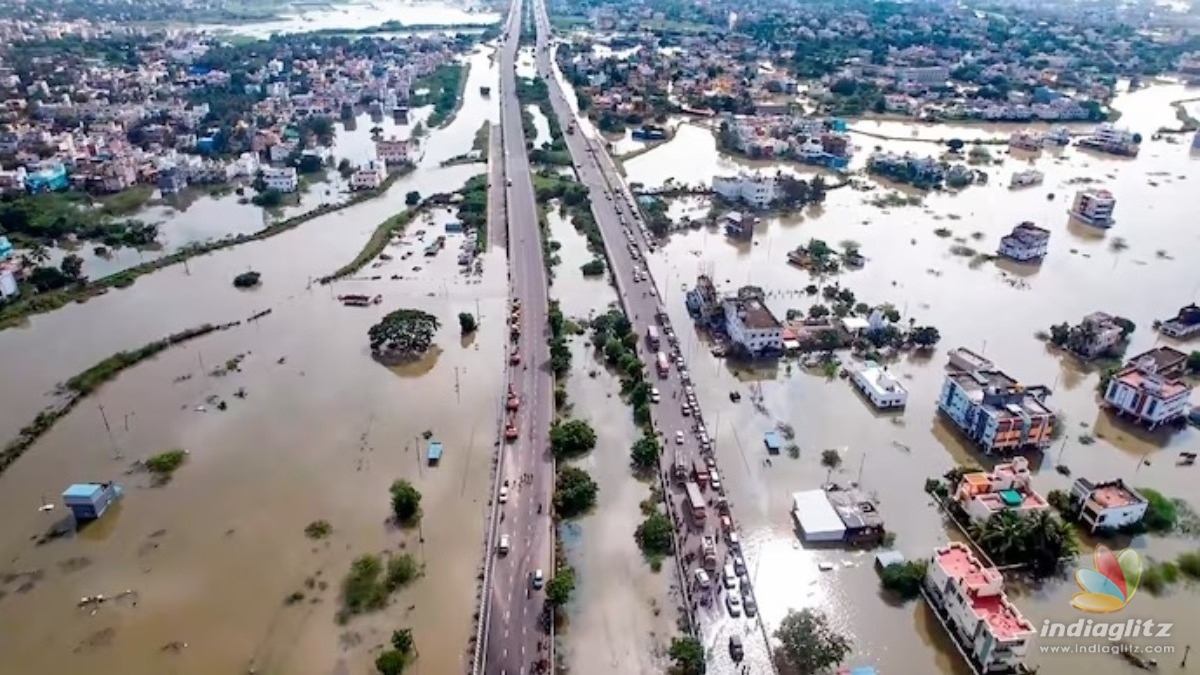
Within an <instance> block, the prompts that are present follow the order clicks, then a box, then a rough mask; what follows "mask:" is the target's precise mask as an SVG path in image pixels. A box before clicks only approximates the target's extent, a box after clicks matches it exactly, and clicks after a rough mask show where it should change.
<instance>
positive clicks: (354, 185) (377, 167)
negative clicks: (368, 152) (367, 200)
mask: <svg viewBox="0 0 1200 675" xmlns="http://www.w3.org/2000/svg"><path fill="white" fill-rule="evenodd" d="M386 179H387V166H386V165H385V164H384V163H383V162H381V161H379V160H377V159H371V160H367V163H366V164H364V165H363V166H361V167H359V169H358V170H357V171H355V172H354V173H353V174H351V175H350V188H351V189H353V190H377V189H379V186H381V185H383V181H384V180H386Z"/></svg>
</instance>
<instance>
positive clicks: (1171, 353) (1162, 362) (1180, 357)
mask: <svg viewBox="0 0 1200 675" xmlns="http://www.w3.org/2000/svg"><path fill="white" fill-rule="evenodd" d="M1187 358H1188V357H1187V354H1184V353H1183V352H1181V351H1179V350H1178V349H1175V348H1173V347H1167V346H1161V347H1155V348H1154V349H1151V350H1150V351H1148V352H1143V353H1141V354H1138V355H1137V356H1135V357H1133V358H1132V359H1129V363H1128V365H1130V366H1139V367H1141V368H1142V369H1143V370H1146V369H1147V366H1153V369H1154V371H1153V372H1155V373H1158V374H1159V375H1164V376H1175V375H1182V374H1183V369H1184V368H1185V367H1186V364H1187ZM1147 359H1148V360H1147Z"/></svg>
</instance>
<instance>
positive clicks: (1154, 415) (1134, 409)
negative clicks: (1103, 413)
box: [1104, 347, 1192, 429]
mask: <svg viewBox="0 0 1200 675" xmlns="http://www.w3.org/2000/svg"><path fill="white" fill-rule="evenodd" d="M1178 355H1182V353H1181V352H1179V351H1177V350H1174V349H1171V348H1169V347H1160V348H1158V349H1156V350H1153V351H1150V352H1146V353H1145V354H1140V355H1138V356H1136V357H1134V358H1133V359H1132V360H1131V361H1130V362H1129V363H1128V364H1127V365H1126V366H1125V367H1124V368H1122V369H1121V370H1120V371H1118V372H1117V373H1116V374H1115V375H1113V376H1112V378H1111V379H1110V380H1109V381H1108V387H1106V388H1105V390H1104V404H1105V406H1106V407H1108V408H1109V409H1110V410H1112V411H1113V412H1115V413H1117V414H1118V415H1120V416H1122V417H1129V418H1132V419H1133V421H1134V422H1135V423H1137V424H1141V425H1145V426H1147V427H1150V428H1151V429H1153V428H1155V427H1158V426H1159V425H1162V424H1170V423H1172V422H1175V421H1178V420H1182V419H1186V417H1187V415H1188V413H1189V412H1190V411H1191V397H1192V385H1191V384H1189V383H1187V382H1186V381H1184V380H1181V379H1179V377H1178V375H1177V374H1176V373H1178V372H1179V369H1178V366H1174V367H1172V365H1171V364H1172V363H1173V362H1175V361H1177V360H1178ZM1186 358H1187V357H1184V359H1185V362H1186Z"/></svg>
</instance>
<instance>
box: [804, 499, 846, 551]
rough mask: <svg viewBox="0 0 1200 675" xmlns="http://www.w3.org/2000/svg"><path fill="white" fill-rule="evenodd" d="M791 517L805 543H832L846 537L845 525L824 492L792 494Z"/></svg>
mask: <svg viewBox="0 0 1200 675" xmlns="http://www.w3.org/2000/svg"><path fill="white" fill-rule="evenodd" d="M792 517H793V518H795V519H796V524H797V525H798V526H799V527H800V535H801V536H802V537H803V538H804V540H805V541H810V542H833V541H842V540H843V539H845V537H846V525H845V523H843V522H842V518H841V516H839V515H838V512H837V510H836V509H834V508H833V505H832V504H830V503H829V499H828V498H827V497H826V496H825V491H824V490H806V491H804V492H796V493H793V494H792Z"/></svg>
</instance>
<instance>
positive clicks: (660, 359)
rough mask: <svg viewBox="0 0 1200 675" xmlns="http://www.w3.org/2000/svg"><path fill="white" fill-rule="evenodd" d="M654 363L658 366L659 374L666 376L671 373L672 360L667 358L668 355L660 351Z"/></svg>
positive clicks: (662, 376)
mask: <svg viewBox="0 0 1200 675" xmlns="http://www.w3.org/2000/svg"><path fill="white" fill-rule="evenodd" d="M654 365H655V366H656V367H657V368H658V376H659V377H661V378H666V376H667V375H669V374H670V373H671V362H670V361H668V360H667V355H666V354H664V353H662V352H659V353H658V355H657V356H656V357H655V361H654Z"/></svg>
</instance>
